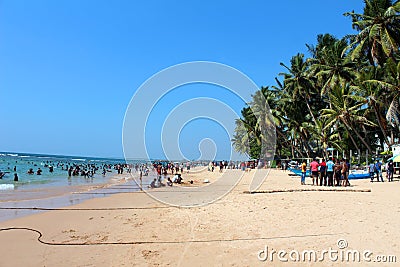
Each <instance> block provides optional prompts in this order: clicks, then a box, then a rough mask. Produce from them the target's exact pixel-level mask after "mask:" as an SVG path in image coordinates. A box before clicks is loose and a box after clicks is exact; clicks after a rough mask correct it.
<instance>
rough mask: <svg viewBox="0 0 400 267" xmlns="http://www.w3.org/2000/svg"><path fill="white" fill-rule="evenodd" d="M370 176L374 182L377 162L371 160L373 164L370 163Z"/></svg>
mask: <svg viewBox="0 0 400 267" xmlns="http://www.w3.org/2000/svg"><path fill="white" fill-rule="evenodd" d="M368 169H369V177H370V178H371V183H372V182H374V176H375V164H374V163H373V162H371V164H369V167H368Z"/></svg>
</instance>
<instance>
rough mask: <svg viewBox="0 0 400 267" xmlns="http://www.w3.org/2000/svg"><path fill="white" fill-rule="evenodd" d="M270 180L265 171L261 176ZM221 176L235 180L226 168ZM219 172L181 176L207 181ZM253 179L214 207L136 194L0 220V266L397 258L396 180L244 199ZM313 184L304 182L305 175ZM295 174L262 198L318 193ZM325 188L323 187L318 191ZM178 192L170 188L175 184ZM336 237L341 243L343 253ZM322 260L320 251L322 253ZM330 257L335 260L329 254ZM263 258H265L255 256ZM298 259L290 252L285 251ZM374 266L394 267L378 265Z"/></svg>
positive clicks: (280, 178) (280, 177)
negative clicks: (268, 254)
mask: <svg viewBox="0 0 400 267" xmlns="http://www.w3.org/2000/svg"><path fill="white" fill-rule="evenodd" d="M262 171H263V172H265V174H267V170H262ZM226 172H227V174H228V175H231V176H234V175H237V174H238V173H240V171H238V170H227V171H226ZM219 175H220V174H219V172H218V170H217V171H216V172H214V173H209V172H207V171H205V172H200V173H195V174H190V176H189V175H186V174H185V175H184V178H186V180H188V177H190V179H193V180H196V182H197V183H198V184H200V183H201V181H202V180H204V179H210V180H211V181H214V180H216V179H218V177H219ZM251 175H252V172H250V173H246V174H245V175H244V177H243V178H242V180H241V181H240V183H239V184H238V185H237V186H236V187H235V188H234V189H233V190H232V191H231V192H230V193H229V194H228V195H226V196H225V197H224V198H222V199H220V200H219V201H217V202H215V203H213V204H210V205H206V206H202V207H195V208H177V207H171V206H168V205H165V204H162V203H160V202H158V201H156V200H154V199H152V198H151V197H149V196H148V195H146V194H145V193H143V192H135V193H133V192H132V193H123V194H113V195H110V196H109V197H105V198H97V199H92V200H88V201H85V202H84V203H81V204H79V205H75V206H70V207H66V209H65V210H52V211H48V212H44V213H40V214H35V215H31V216H27V217H23V218H19V219H15V220H11V221H6V222H3V223H0V228H2V229H4V228H29V229H34V230H37V231H39V232H40V233H41V236H40V241H41V242H39V241H38V237H39V233H38V232H33V231H31V230H22V229H21V230H7V231H1V232H0V247H1V260H0V266H69V267H70V266H281V265H291V266H342V265H345V266H366V265H367V266H377V265H378V264H377V263H376V262H370V263H367V262H365V261H363V259H361V261H360V262H359V263H354V262H350V263H347V262H341V261H339V262H334V261H332V260H330V259H329V258H328V255H325V260H324V261H321V262H314V261H311V262H309V261H307V260H306V261H304V262H293V261H292V260H290V259H289V256H288V255H286V256H285V255H283V257H284V258H287V259H289V263H283V262H281V261H279V260H278V259H277V255H276V254H275V255H274V259H273V261H272V262H271V259H270V258H268V259H267V260H266V261H260V260H259V259H258V256H257V255H258V254H259V251H260V250H263V249H265V247H266V246H268V249H269V251H271V249H273V250H276V251H279V250H285V251H286V252H288V253H289V252H290V251H292V250H296V251H298V252H299V253H300V254H301V253H302V252H303V251H304V250H315V251H317V252H319V253H321V252H322V251H323V250H329V248H331V249H333V250H339V251H343V252H346V251H348V250H350V249H352V250H358V251H360V252H363V251H364V250H370V251H371V252H372V253H373V254H372V255H371V259H372V260H374V259H375V258H374V257H376V256H377V255H378V254H382V255H395V256H396V257H397V258H396V260H397V262H400V247H399V245H400V244H399V240H400V231H399V230H398V222H399V219H400V195H399V193H398V192H399V189H400V183H399V180H398V179H395V181H394V182H393V183H388V182H385V183H370V182H369V181H367V180H358V181H352V185H353V186H352V187H350V188H349V189H352V190H354V189H356V190H358V189H364V190H365V189H371V192H336V191H331V192H319V191H315V192H283V193H258V194H246V193H243V192H244V191H245V190H248V185H249V182H250V179H251V177H252V176H251ZM307 182H308V183H310V179H309V178H307ZM316 188H320V187H314V186H311V185H306V186H301V185H300V179H299V178H298V177H292V176H289V175H288V172H286V173H285V172H282V171H280V170H272V171H271V172H270V174H269V176H268V177H267V179H266V181H265V182H264V183H263V185H262V186H261V188H260V189H259V190H260V191H268V190H299V189H316ZM322 188H325V187H322ZM174 189H176V187H174ZM339 239H344V240H346V242H347V244H348V246H347V247H346V248H345V249H342V250H340V249H339V248H338V246H337V241H338V240H339ZM320 255H321V254H318V256H320ZM333 255H336V254H333ZM261 256H264V254H261ZM292 256H293V257H295V256H296V255H295V254H292ZM379 266H399V263H380V264H379Z"/></svg>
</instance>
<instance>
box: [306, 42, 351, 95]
mask: <svg viewBox="0 0 400 267" xmlns="http://www.w3.org/2000/svg"><path fill="white" fill-rule="evenodd" d="M346 48H347V41H346V40H345V39H341V40H336V41H335V42H333V43H330V44H329V46H323V47H322V46H321V44H320V45H319V50H318V53H317V55H318V57H316V58H310V59H309V60H308V61H309V62H310V75H311V76H315V77H317V78H318V82H319V84H320V85H321V86H322V87H321V95H325V94H326V93H327V92H328V91H329V90H330V89H331V88H333V87H334V86H335V85H339V84H343V83H344V82H352V81H353V80H354V79H355V78H356V72H355V69H356V64H355V62H353V61H352V60H351V59H350V58H349V57H346V55H345V54H344V51H345V50H346Z"/></svg>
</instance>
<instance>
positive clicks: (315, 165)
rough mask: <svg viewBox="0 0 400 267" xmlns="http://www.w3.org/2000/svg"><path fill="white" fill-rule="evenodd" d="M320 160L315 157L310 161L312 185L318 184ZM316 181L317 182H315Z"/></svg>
mask: <svg viewBox="0 0 400 267" xmlns="http://www.w3.org/2000/svg"><path fill="white" fill-rule="evenodd" d="M318 166H319V164H318V162H317V160H316V159H315V158H314V159H313V161H312V162H311V163H310V172H311V177H312V185H318ZM314 181H315V183H314Z"/></svg>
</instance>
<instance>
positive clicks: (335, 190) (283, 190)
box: [243, 188, 371, 194]
mask: <svg viewBox="0 0 400 267" xmlns="http://www.w3.org/2000/svg"><path fill="white" fill-rule="evenodd" d="M311 191H314V192H359V193H369V192H371V189H323V188H308V189H307V188H304V189H279V190H278V189H277V190H258V191H243V193H244V194H273V193H291V192H311Z"/></svg>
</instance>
